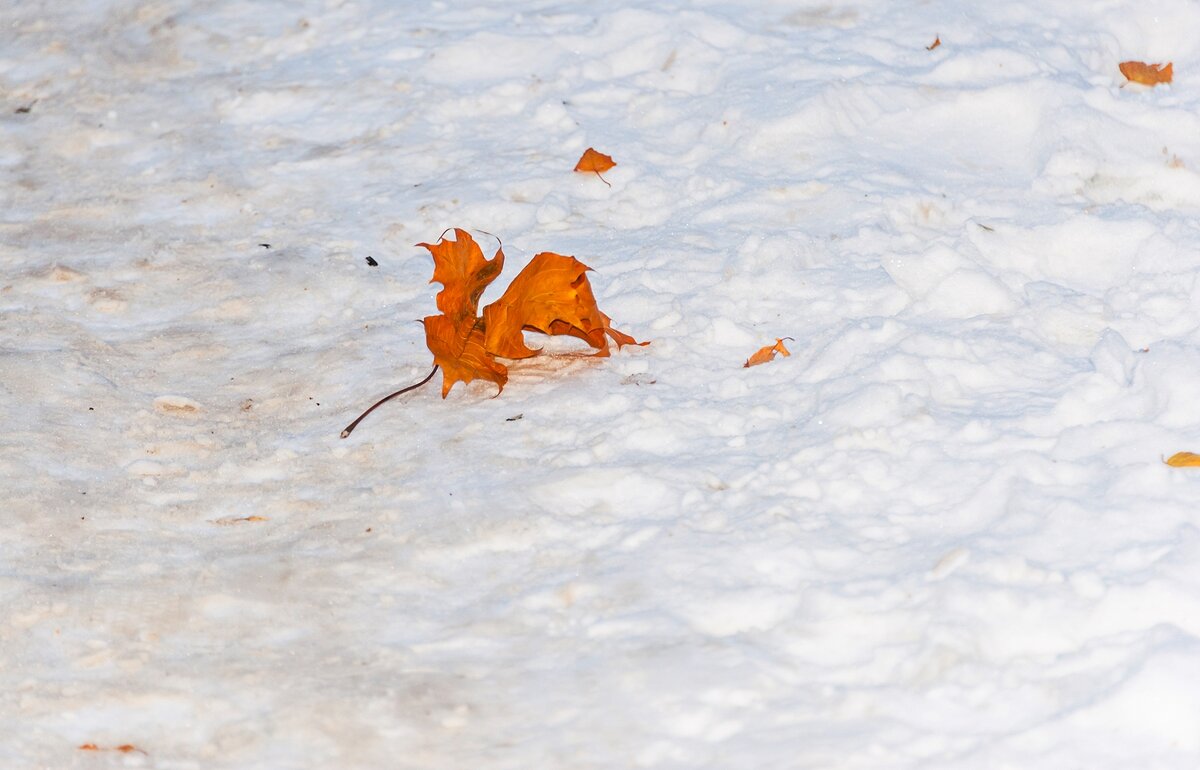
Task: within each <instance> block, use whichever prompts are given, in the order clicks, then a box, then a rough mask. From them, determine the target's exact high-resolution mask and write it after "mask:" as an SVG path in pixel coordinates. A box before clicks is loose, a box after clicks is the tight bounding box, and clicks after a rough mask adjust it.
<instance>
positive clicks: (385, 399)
mask: <svg viewBox="0 0 1200 770" xmlns="http://www.w3.org/2000/svg"><path fill="white" fill-rule="evenodd" d="M437 370H438V365H437V364H434V365H433V369H431V370H430V371H429V374H427V375H425V379H423V380H421V381H420V382H418V383H417V384H416V385H409V386H408V387H407V388H401V389H400V390H397V391H396V392H395V393H393V394H391V395H390V396H384V397H383V398H381V399H379V400H378V401H376V402H375V403H374V404H372V405H371V407H370V408H369V409H367V411H365V412H363V413H362V414H360V415H359V416H358V418H357V419H356V420H355V421H354V422H352V423H350V424H349V425H347V426H346V428H345V430H343V431H342V438H346V437H347V436H349V435H350V434H351V433H353V432H354V429H355V428H357V427H358V424H359V423H360V422H362V421H363V418H364V417H366V416H367V415H368V414H370V413H371V412H374V411H375V409H376V408H377V407H380V406H382V405H383V404H386V403H387V402H388V401H391V400H392V399H393V398H395V397H396V396H400V395H403V394H405V393H407V392H408V391H410V390H416V389H417V388H419V387H421V386H422V385H424V384H425V383H427V382H429V381H430V380H432V379H433V375H435V374H437Z"/></svg>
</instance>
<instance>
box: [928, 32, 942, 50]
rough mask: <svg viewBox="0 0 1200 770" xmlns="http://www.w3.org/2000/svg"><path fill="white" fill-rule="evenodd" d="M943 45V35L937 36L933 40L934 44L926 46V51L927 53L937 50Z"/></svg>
mask: <svg viewBox="0 0 1200 770" xmlns="http://www.w3.org/2000/svg"><path fill="white" fill-rule="evenodd" d="M941 44H942V36H941V35H937V36H935V37H934V38H933V42H932V43H930V44H929V45H927V46H925V50H926V51H932V50H933V49H935V48H937V47H938V46H939V45H941Z"/></svg>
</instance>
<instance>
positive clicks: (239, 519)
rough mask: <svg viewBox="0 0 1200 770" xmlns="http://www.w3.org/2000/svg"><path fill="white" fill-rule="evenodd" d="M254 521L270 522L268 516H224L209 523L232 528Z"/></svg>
mask: <svg viewBox="0 0 1200 770" xmlns="http://www.w3.org/2000/svg"><path fill="white" fill-rule="evenodd" d="M253 521H268V519H267V517H266V516H224V517H222V518H220V519H212V520H211V521H210V522H209V523H211V524H216V525H217V526H219V527H231V526H233V525H234V524H245V523H247V522H253Z"/></svg>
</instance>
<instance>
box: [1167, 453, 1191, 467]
mask: <svg viewBox="0 0 1200 770" xmlns="http://www.w3.org/2000/svg"><path fill="white" fill-rule="evenodd" d="M1163 462H1165V463H1166V464H1167V465H1170V466H1171V467H1172V468H1196V467H1200V455H1198V454H1195V453H1193V452H1176V453H1175V454H1173V455H1171V456H1170V457H1168V458H1167V459H1166V460H1164V461H1163Z"/></svg>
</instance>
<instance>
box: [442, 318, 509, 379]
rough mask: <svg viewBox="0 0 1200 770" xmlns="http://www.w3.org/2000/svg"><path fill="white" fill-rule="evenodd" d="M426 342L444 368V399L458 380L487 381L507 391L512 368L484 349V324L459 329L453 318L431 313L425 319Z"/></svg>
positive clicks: (477, 322)
mask: <svg viewBox="0 0 1200 770" xmlns="http://www.w3.org/2000/svg"><path fill="white" fill-rule="evenodd" d="M424 323H425V344H426V345H427V346H428V347H429V350H430V352H432V353H433V362H434V363H435V364H437V365H438V366H440V367H442V398H445V397H446V394H448V393H449V392H450V388H452V387H454V383H456V382H462V383H467V382H470V381H472V380H487V381H489V382H494V383H496V386H497V387H499V388H500V390H504V383H506V382H508V369H507V368H506V367H505V366H504V365H503V364H501V363H499V362H497V361H495V360H494V359H493V358H492V356H491V355H490V354H489V353H488V352H487V350H485V349H484V346H483V341H484V336H483V323H482V321H478V320H477V321H476V322H475V323H473V324H471V325H470V326H466V327H461V328H456V327H455V326H454V324H453V322H452V321H451V320H450V318H449V317H447V316H444V315H431V316H428V317H426V318H425V319H424Z"/></svg>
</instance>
